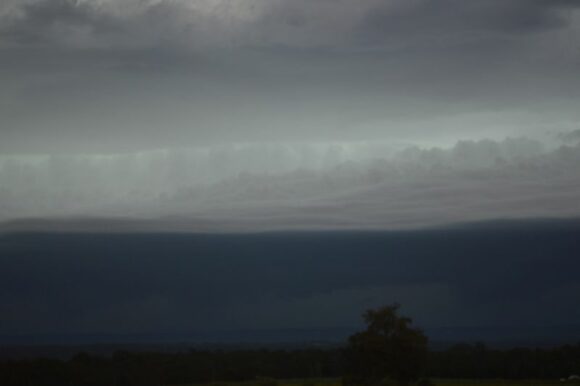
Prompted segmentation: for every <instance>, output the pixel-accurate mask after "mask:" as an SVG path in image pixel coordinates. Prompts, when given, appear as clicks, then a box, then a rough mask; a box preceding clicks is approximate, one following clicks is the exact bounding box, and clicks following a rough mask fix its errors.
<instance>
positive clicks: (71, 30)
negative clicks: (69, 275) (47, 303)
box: [0, 0, 580, 226]
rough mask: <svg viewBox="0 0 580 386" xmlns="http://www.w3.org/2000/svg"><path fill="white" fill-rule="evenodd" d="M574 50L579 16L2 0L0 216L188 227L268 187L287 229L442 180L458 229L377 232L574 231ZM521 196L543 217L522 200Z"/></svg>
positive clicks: (430, 2)
mask: <svg viewBox="0 0 580 386" xmlns="http://www.w3.org/2000/svg"><path fill="white" fill-rule="evenodd" d="M579 36H580V2H578V1H577V0H360V1H350V0H243V1H242V0H212V1H209V0H122V1H113V0H3V1H2V2H1V3H0V59H1V60H0V84H1V85H2V87H0V208H2V211H1V212H0V218H2V219H6V218H16V217H23V216H52V215H55V214H61V215H69V214H84V215H86V214H91V215H94V214H98V213H100V214H107V215H108V214H110V213H117V214H121V215H130V214H133V215H134V214H139V215H145V213H146V214H147V215H155V216H158V215H174V214H176V213H180V214H181V213H183V212H184V211H185V212H187V213H189V214H191V213H193V212H196V213H198V214H199V213H200V212H199V211H200V210H201V209H200V208H202V209H203V210H206V209H207V208H208V206H207V205H206V204H207V203H208V200H209V201H211V202H210V204H209V207H211V208H216V207H219V208H222V209H223V207H224V205H225V204H226V203H227V204H228V205H229V204H231V203H232V202H234V201H235V202H238V201H240V200H241V201H243V202H247V201H248V200H247V197H248V196H252V197H253V198H254V199H255V198H260V199H262V198H264V197H266V198H268V199H270V198H271V196H272V194H271V193H272V190H273V189H274V190H275V191H276V192H277V193H276V194H277V195H275V196H276V199H279V198H280V197H283V198H284V200H283V202H280V201H274V202H275V204H272V202H270V203H269V204H268V205H270V208H271V207H272V205H273V206H274V207H275V208H276V210H281V208H286V209H284V210H285V213H295V214H297V213H299V212H294V208H296V207H297V206H298V207H300V208H304V207H305V206H304V205H305V200H306V199H308V200H309V199H310V198H313V197H314V198H316V199H319V198H320V197H325V199H326V198H327V197H328V196H329V195H335V196H336V194H338V193H339V191H337V189H338V188H337V186H340V187H341V188H340V189H342V190H340V193H341V194H343V196H341V197H351V199H349V200H350V201H348V200H347V201H341V202H340V205H339V207H349V208H350V207H351V206H352V205H354V204H352V201H353V200H354V201H356V202H361V201H364V202H365V203H368V202H367V201H365V200H366V199H368V198H369V197H374V198H373V199H372V200H371V201H373V200H376V199H378V197H382V198H381V200H382V199H383V198H384V197H387V198H388V199H389V200H390V202H392V203H393V204H392V205H395V204H396V203H398V202H399V200H400V199H403V198H404V199H409V197H414V196H413V195H411V194H409V192H414V191H415V190H416V184H418V183H423V184H426V185H427V186H428V187H429V189H435V190H437V189H439V188H440V187H441V184H442V183H443V182H442V181H443V180H442V178H441V175H445V179H446V181H452V183H451V184H450V185H449V182H448V185H447V188H446V189H449V191H448V192H447V193H446V194H447V196H445V194H443V193H439V194H438V195H430V196H429V199H428V200H427V201H420V202H421V205H423V206H424V207H425V208H431V209H430V210H432V209H434V208H441V207H442V206H441V200H442V199H447V198H449V197H454V200H453V201H457V200H456V198H462V199H465V200H467V201H466V202H467V203H466V204H465V205H466V207H467V208H471V209H466V211H467V212H468V214H465V215H464V214H461V215H457V213H459V212H453V213H455V214H454V215H453V216H452V217H453V218H452V219H450V218H448V217H449V216H447V215H445V216H439V215H435V214H433V213H431V212H429V211H423V212H421V211H419V217H420V218H421V221H417V218H416V216H417V215H418V214H417V210H416V208H417V207H423V206H417V202H412V203H409V204H408V207H409V208H411V209H413V210H412V211H410V212H405V214H404V215H403V218H402V219H400V220H397V221H394V222H393V221H392V218H397V219H399V217H398V216H399V214H398V213H399V212H397V213H391V212H389V213H388V216H387V214H385V213H386V212H385V213H383V214H382V215H384V216H383V218H382V219H380V220H377V221H378V222H379V223H380V224H382V225H381V226H384V224H385V220H384V219H385V216H386V217H388V218H389V219H390V220H389V221H387V222H388V223H389V224H391V225H392V224H394V225H395V226H396V225H397V224H408V223H409V222H410V223H412V224H425V223H426V221H424V220H425V219H427V218H436V219H438V220H437V221H435V223H438V222H447V221H451V220H453V221H463V220H465V221H467V220H473V219H478V218H480V216H481V215H482V214H488V217H489V216H491V215H493V216H501V215H502V213H504V212H503V211H504V209H505V208H507V209H509V214H510V215H514V216H516V215H517V216H518V217H525V216H544V215H558V216H560V215H563V214H564V213H569V214H570V215H573V214H576V212H577V211H580V208H578V207H577V205H573V202H574V200H575V198H577V194H578V192H579V191H580V188H579V187H578V186H580V181H578V178H577V177H575V174H574V172H573V171H574V169H575V168H576V167H577V166H578V160H579V159H580V157H579V156H578V154H580V150H579V149H580V148H579V146H578V141H577V137H578V131H577V130H578V129H579V128H580V124H579V122H580V110H579V109H578V105H579V103H578V102H579V101H580V76H579V74H580V39H579ZM509 138H520V139H518V140H515V141H514V140H510V139H509ZM485 139H491V140H492V142H485V141H483V142H481V140H485ZM462 140H473V141H480V142H469V143H468V146H467V147H465V146H464V145H465V143H463V145H461V142H459V145H457V143H458V141H462ZM506 141H508V142H506ZM510 141H512V142H510ZM529 141H536V142H535V143H534V144H533V145H530V142H529ZM469 144H471V145H469ZM514 144H518V145H517V146H515V145H514ZM512 145H513V146H512ZM560 145H566V146H569V147H570V146H571V148H570V149H568V150H567V151H568V152H567V153H566V150H561V149H558V146H560ZM469 146H472V147H473V149H475V150H474V151H475V153H474V154H475V155H472V156H469V154H470V152H472V150H473V149H472V148H470V147H469ZM514 146H515V147H514ZM524 148H525V149H527V150H526V151H523V150H522V149H524ZM404 149H415V150H413V151H414V152H413V151H410V153H409V151H407V152H406V153H405V152H404ZM470 149H471V150H470ZM514 149H516V150H514ZM522 151H523V153H522ZM409 154H412V156H409ZM413 154H414V155H413ZM434 154H435V155H434ZM457 154H459V155H457ZM461 154H463V155H461ZM50 156H53V158H50ZM55 156H56V157H57V158H54V157H55ZM43 157H44V158H43ZM47 157H48V158H47ZM58 157H61V158H58ZM470 157H471V158H470ZM377 160H379V161H380V160H382V161H381V162H386V163H388V164H389V166H388V167H387V166H385V167H384V168H381V167H379V166H380V163H377V162H378V161H377ZM524 161H525V162H524ZM522 162H524V163H526V165H527V166H526V167H527V168H528V169H526V170H532V171H530V172H529V173H528V174H525V175H522V173H520V169H518V168H521V167H522V166H521V164H522ZM345 164H348V165H350V166H348V167H346V168H345V167H344V165H345ZM353 165H356V167H353ZM377 165H379V166H377ZM401 165H403V166H401ZM518 165H519V166H518ZM530 165H532V166H530ZM534 165H535V166H534ZM537 165H541V166H537ZM337 168H339V169H340V170H339V171H337ZM442 168H443V169H444V170H443V169H442ZM375 169H379V172H378V173H379V174H380V176H381V177H376V175H375V174H376V173H375V174H372V173H374V172H373V171H372V170H375ZM305 170H306V171H307V172H309V173H311V172H316V173H323V174H322V175H321V174H315V175H309V176H308V177H307V178H305V179H304V178H302V177H300V178H298V177H296V176H297V174H296V173H300V172H301V171H305ZM426 170H428V171H430V173H428V175H426V174H425V173H426ZM433 170H435V172H434V173H431V172H433ZM554 170H558V171H559V172H558V173H554ZM475 171H478V172H482V171H483V172H484V173H488V174H487V175H488V178H490V181H491V182H490V183H488V184H487V185H486V186H484V187H482V189H483V192H482V190H481V189H476V187H475V185H472V183H475V184H476V183H478V181H480V179H479V177H478V175H477V174H474V173H475ZM341 173H342V174H341ZM393 173H394V174H396V176H397V177H396V178H394V177H392V176H393ZM534 173H535V174H534ZM256 174H257V175H259V176H258V182H255V181H253V180H251V179H250V180H251V181H250V182H248V181H249V180H248V178H247V177H248V175H250V176H253V175H256ZM264 174H267V175H268V176H264ZM344 174H346V175H348V177H347V178H345V177H344V176H343V175H344ZM369 175H375V177H376V178H375V177H372V178H370V177H369V178H367V177H368V176H369ZM490 175H491V176H493V177H489V176H490ZM506 175H509V176H512V177H510V178H506ZM530 175H533V177H530ZM274 176H275V177H274ZM321 176H325V178H326V179H321ZM329 176H330V177H329ZM337 176H338V177H337ZM296 178H298V179H299V180H300V181H299V182H296ZM530 179H531V180H530ZM554 179H558V181H557V182H556V181H555V180H554ZM327 180H330V181H334V182H332V184H328V185H326V186H324V187H322V188H321V187H319V186H317V185H316V184H317V183H319V181H327ZM337 180H340V181H342V182H336V181H337ZM232 181H234V182H232ZM236 181H237V182H236ZM280 181H286V183H285V185H284V184H281V183H279V182H280ZM304 181H306V182H304ZM345 181H346V182H345ZM361 181H362V182H361ZM369 181H370V182H369ZM515 181H518V183H517V184H518V185H517V186H511V187H510V186H509V184H512V185H513V184H516V182H515ZM530 181H532V182H530ZM538 181H540V182H541V184H543V185H542V186H538V185H537V184H538V183H539V182H538ZM272 183H274V185H275V188H272ZM377 183H378V184H379V185H381V184H382V185H381V186H382V188H381V189H382V190H377V188H376V186H375V185H377ZM215 184H218V185H215ZM220 184H221V185H220ZM414 184H415V185H414ZM494 184H499V185H501V186H502V187H503V188H504V190H505V192H504V195H502V196H501V197H500V198H501V203H498V204H497V205H499V206H495V207H494V209H493V210H490V208H489V207H486V206H485V205H483V207H482V206H481V205H480V204H481V203H482V202H483V201H482V199H483V198H482V197H487V193H485V192H486V190H485V188H486V187H489V186H494ZM530 184H532V185H533V184H536V185H533V186H535V187H536V188H537V189H536V190H533V189H532V191H533V192H534V193H533V194H534V197H536V199H537V200H540V201H537V200H536V201H534V200H531V201H530V202H528V203H527V204H523V203H522V202H519V201H517V200H518V197H521V196H522V195H525V196H526V197H529V195H530V188H529V186H530ZM280 185H284V186H282V187H280ZM208 186H209V188H208ZM256 186H262V187H263V189H262V188H261V189H262V190H260V191H259V192H256V191H252V190H251V189H250V191H249V192H248V191H247V190H248V189H249V188H252V189H254V190H255V188H256ZM353 186H358V187H360V188H361V190H362V191H363V193H361V194H362V196H358V193H356V194H357V197H359V198H357V199H352V194H353V192H351V190H352V187H353ZM554 186H559V187H561V189H563V190H561V191H559V192H557V194H556V192H554V189H552V187H554ZM466 187H469V188H468V189H467V188H466ZM365 188H368V189H370V190H371V191H375V192H377V191H378V192H379V193H369V192H368V191H364V189H365ZM204 189H205V190H204ZM207 189H209V190H207ZM373 189H374V190H373ZM200 190H203V193H199V192H200ZM427 190H428V189H427ZM216 191H218V192H221V193H220V194H216ZM395 191H396V192H399V193H396V194H395V193H393V192H395ZM475 191H477V192H478V193H477V195H474V194H473V192H475ZM208 192H209V193H208ZM387 192H390V193H388V194H387ZM562 192H566V194H568V195H567V196H566V197H565V198H562V197H561V195H562ZM226 193H227V194H226ZM397 194H398V196H397ZM184 197H186V198H187V199H186V198H184ZM191 197H194V198H195V200H193V199H191ZM200 197H202V198H201V199H200ZM208 197H210V198H211V199H208ZM215 197H222V198H223V201H219V200H217V199H215ZM244 197H246V198H244ZM305 197H306V198H305ZM333 197H334V196H333ZM360 197H365V199H363V198H360ZM433 197H435V198H437V199H436V200H435V201H433ZM441 197H443V198H441ZM445 197H447V198H445ZM335 198H336V197H334V198H333V199H335ZM192 200H193V201H195V202H193V201H192ZM196 200H197V201H196ZM200 200H201V201H202V202H203V204H200V203H199V201H200ZM244 200H245V201H244ZM421 200H423V198H421ZM437 200H439V201H437ZM470 200H471V201H470ZM514 200H515V202H516V203H513V202H514ZM250 201H251V200H250ZM459 201H461V200H459ZM461 202H463V201H461ZM485 202H487V201H485ZM569 202H570V203H569ZM347 203H348V204H347ZM509 203H512V204H509ZM310 204H311V202H308V205H306V207H308V208H310V206H309V205H310ZM327 204H328V201H324V203H323V204H320V203H316V205H317V208H320V207H321V206H322V207H326V206H327ZM476 204H477V205H476ZM248 205H250V204H248ZM252 205H254V204H252ZM252 205H250V206H252ZM332 205H334V204H332ZM376 205H378V204H376ZM389 205H390V204H389ZM389 205H387V204H386V203H384V202H383V203H382V204H381V207H382V208H386V207H389ZM397 205H398V204H397ZM474 205H476V206H478V208H479V209H477V210H475V211H474V210H473V207H474ZM570 205H572V209H569V208H570ZM226 206H227V205H226ZM254 206H255V205H254ZM144 207H145V208H151V207H154V208H162V209H159V210H157V211H155V212H154V213H151V211H150V210H146V211H144V209H143V208H144ZM333 207H334V206H333ZM120 208H122V210H121V209H120ZM244 208H246V207H245V206H244ZM288 208H290V209H288ZM522 208H524V209H522ZM236 210H237V212H236V213H235V216H236V218H238V217H240V216H241V217H242V218H246V217H245V216H246V213H245V212H244V213H240V212H239V210H240V208H239V207H238V208H236ZM309 210H310V209H307V211H309ZM366 210H368V208H367V209H366ZM243 211H245V209H243V210H242V212H243ZM397 211H399V209H397ZM212 213H213V212H212ZM228 213H229V212H228ZM341 213H342V212H341ZM357 213H358V216H359V217H360V219H361V221H362V222H363V223H365V221H363V219H368V218H369V216H370V215H371V214H372V213H377V212H376V211H372V213H368V212H365V211H362V212H357ZM381 213H382V212H381ZM461 213H464V212H461ZM343 214H345V216H346V215H347V214H346V213H343ZM204 215H205V214H204ZM220 215H222V214H220ZM297 215H298V214H297ZM212 216H215V213H213V214H212ZM228 216H234V214H233V212H232V213H230V214H228V215H227V216H226V218H228ZM260 216H265V217H267V218H271V216H272V213H270V212H268V214H267V215H264V214H263V213H262V214H260ZM299 216H300V217H304V214H300V215H299ZM348 216H351V214H350V213H348ZM355 217H357V216H355ZM284 221H286V220H284ZM329 221H330V220H328V219H325V220H324V221H322V223H323V224H328V222H329ZM333 221H334V220H333ZM357 221H358V220H357ZM367 222H368V221H367ZM431 222H433V221H427V223H431ZM283 223H286V222H283ZM299 223H300V224H302V222H301V221H300V222H299ZM357 223H358V222H357ZM372 223H373V224H376V221H375V220H373V222H372ZM266 224H267V222H266ZM317 224H318V223H317ZM363 225H369V224H368V223H365V224H363Z"/></svg>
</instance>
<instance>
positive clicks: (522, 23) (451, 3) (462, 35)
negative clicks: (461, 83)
mask: <svg viewBox="0 0 580 386" xmlns="http://www.w3.org/2000/svg"><path fill="white" fill-rule="evenodd" d="M578 5H579V4H578V2H575V1H546V0H508V1H502V0H488V1H460V0H443V1H412V2H406V1H394V2H384V3H380V4H379V5H378V6H377V7H375V8H373V9H371V10H369V12H368V14H367V15H366V17H365V18H364V19H363V21H362V23H361V26H360V28H361V33H362V36H363V37H367V38H368V39H369V40H371V41H374V42H381V41H384V40H387V41H396V40H397V39H400V38H403V39H404V38H405V37H410V38H412V37H416V36H420V35H425V34H427V35H431V37H432V38H433V39H434V40H437V39H441V38H445V39H449V42H454V41H462V40H464V39H470V38H471V39H481V38H486V37H487V38H489V37H493V38H501V37H504V38H505V37H510V36H512V35H519V34H527V33H535V32H542V31H544V30H549V29H554V28H562V27H565V26H566V25H567V24H568V23H570V20H569V19H568V18H567V17H566V16H567V14H566V13H565V11H567V10H568V9H569V8H571V7H577V6H578ZM433 34H435V35H434V36H433ZM453 35H455V36H453ZM428 42H431V43H433V40H431V39H429V40H428ZM440 43H441V42H439V44H440Z"/></svg>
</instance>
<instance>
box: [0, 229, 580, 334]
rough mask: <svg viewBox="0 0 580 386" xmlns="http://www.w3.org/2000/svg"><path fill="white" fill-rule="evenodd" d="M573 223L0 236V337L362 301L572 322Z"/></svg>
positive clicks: (231, 317) (439, 318) (439, 314)
mask: <svg viewBox="0 0 580 386" xmlns="http://www.w3.org/2000/svg"><path fill="white" fill-rule="evenodd" d="M579 232H580V221H578V220H558V221H555V220H554V221H526V222H492V223H482V224H478V225H466V226H457V227H453V228H441V229H432V230H421V231H406V232H322V233H288V232H285V233H268V234H254V235H235V234H229V235H226V234H222V235H203V234H102V233H101V234H86V233H85V234H74V233H67V234H62V233H53V234H33V233H14V234H4V235H3V236H2V237H1V238H0V315H2V317H1V318H0V335H2V336H3V338H2V339H4V340H8V341H18V339H17V338H15V337H16V336H21V335H23V334H24V335H30V334H32V335H36V334H61V336H63V335H68V336H71V335H75V334H95V333H101V334H177V335H179V334H182V336H185V335H183V334H188V333H192V332H200V331H201V332H204V331H205V332H207V334H208V335H203V333H202V334H201V335H197V339H200V340H204V339H205V340H211V339H212V338H211V337H213V338H216V337H219V331H236V330H238V331H239V330H244V329H245V330H248V329H251V330H264V331H267V330H272V329H287V330H288V329H290V330H291V329H312V328H336V327H347V328H352V327H353V326H357V325H359V322H360V321H359V315H360V312H361V311H362V310H364V309H366V308H369V307H373V306H378V305H381V304H386V303H391V302H394V301H399V302H402V303H403V304H404V310H405V312H406V313H408V314H410V315H412V316H414V317H415V319H416V321H417V322H418V323H419V324H420V325H422V326H425V327H430V328H431V327H441V326H472V327H473V326H475V327H477V326H494V325H495V326H522V328H524V327H542V326H553V325H573V324H575V323H576V324H577V323H580V312H579V310H578V307H577V305H578V302H579V301H580V298H579V294H580V284H579V282H578V273H579V272H580V260H579V259H578V256H580V242H579V241H578V234H579ZM216 332H217V334H216ZM212 334H213V335H212ZM321 336H322V335H321ZM204 337H205V338H204ZM278 338H279V339H281V340H284V339H287V340H292V339H293V338H292V335H291V334H290V333H289V334H288V335H287V336H285V337H284V336H279V337H278ZM63 339H64V338H63ZM216 339H217V338H216ZM240 339H241V338H240ZM32 340H33V341H34V339H33V338H32ZM234 340H235V338H234Z"/></svg>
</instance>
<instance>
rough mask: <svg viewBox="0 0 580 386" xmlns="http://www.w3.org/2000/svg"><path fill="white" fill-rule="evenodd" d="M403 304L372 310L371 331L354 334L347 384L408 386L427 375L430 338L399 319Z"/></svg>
mask: <svg viewBox="0 0 580 386" xmlns="http://www.w3.org/2000/svg"><path fill="white" fill-rule="evenodd" d="M399 308H400V305H399V304H397V303H395V304H393V305H390V306H385V307H381V308H378V309H374V310H368V311H366V312H365V313H364V314H363V318H364V321H365V323H366V324H367V329H366V330H365V331H362V332H359V333H357V334H354V335H352V336H351V337H350V338H349V340H348V346H347V348H346V350H345V357H346V365H347V368H346V373H345V377H344V379H343V382H344V384H345V385H371V386H373V385H380V384H382V383H383V382H387V381H389V380H390V381H391V382H396V383H398V384H400V385H408V384H410V383H412V382H414V381H416V380H417V379H418V378H419V377H420V376H421V375H422V373H423V371H424V369H425V364H426V360H427V337H426V336H425V335H424V334H423V332H422V331H421V330H420V329H418V328H413V327H412V326H411V325H412V320H411V319H410V318H407V317H403V316H399V315H398V310H399Z"/></svg>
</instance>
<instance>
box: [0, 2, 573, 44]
mask: <svg viewBox="0 0 580 386" xmlns="http://www.w3.org/2000/svg"><path fill="white" fill-rule="evenodd" d="M10 4H12V7H11V6H10ZM576 6H578V3H577V2H575V1H566V0H556V1H549V0H509V1H500V0H491V1H480V0H470V1H458V0H443V1H437V2H434V1H427V0H418V1H401V0H390V1H388V0H385V1H374V0H363V1H360V2H356V3H352V2H346V1H344V0H334V1H320V2H312V1H288V0H279V1H273V2H269V1H263V0H250V1H248V2H245V3H243V4H241V3H240V4H236V3H230V2H227V1H218V2H214V3H211V2H197V3H188V2H186V1H138V0H131V1H126V2H124V3H123V4H121V5H119V4H115V3H114V2H110V1H106V0H105V1H98V0H88V1H77V0H54V1H53V0H36V1H22V2H20V3H18V2H15V3H8V6H5V7H6V8H8V9H11V10H12V12H11V13H9V14H8V16H6V15H5V17H4V18H3V19H4V20H3V21H2V19H0V22H2V24H1V29H2V31H3V34H2V41H3V42H4V43H6V42H11V41H12V42H15V43H17V44H24V45H26V44H52V45H57V46H58V45H60V44H63V45H65V46H69V45H71V44H72V45H76V46H78V47H83V45H84V46H92V45H98V46H118V45H119V44H121V45H123V44H125V45H127V46H131V45H133V46H143V45H145V46H155V45H174V44H178V46H180V47H181V49H185V48H192V47H195V46H199V45H201V46H207V45H209V46H211V45H218V46H220V45H227V46H232V45H233V46H245V45H247V46H260V45H271V44H273V45H285V46H295V45H296V46H310V45H315V46H316V45H329V46H337V47H340V46H346V47H349V46H359V45H360V44H363V45H364V44H369V43H370V44H394V45H395V46H400V45H401V44H405V43H406V42H408V41H413V39H415V38H417V37H423V38H427V42H429V41H431V40H432V38H437V37H439V38H444V39H450V40H449V42H448V43H453V42H454V41H457V40H462V39H465V38H466V37H469V35H470V34H475V35H476V36H472V38H475V39H481V38H482V36H477V34H483V37H484V38H485V37H486V35H491V36H493V37H500V38H501V37H509V36H511V35H513V34H516V35H518V34H527V33H534V32H541V31H543V30H549V29H555V28H563V27H565V26H566V25H567V24H569V23H570V22H572V20H571V19H570V17H569V12H568V11H569V10H570V9H571V8H573V7H576ZM75 35H77V36H75ZM453 35H458V36H453Z"/></svg>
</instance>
